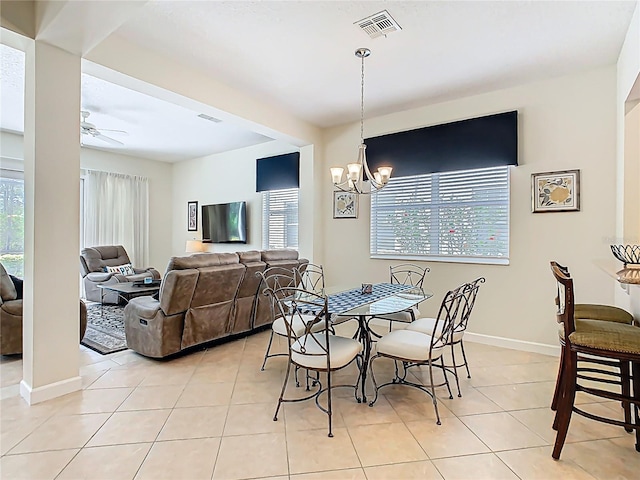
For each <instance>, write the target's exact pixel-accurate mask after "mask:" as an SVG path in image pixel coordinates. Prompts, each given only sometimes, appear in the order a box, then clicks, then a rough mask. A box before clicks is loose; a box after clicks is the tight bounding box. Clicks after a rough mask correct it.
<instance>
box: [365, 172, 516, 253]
mask: <svg viewBox="0 0 640 480" xmlns="http://www.w3.org/2000/svg"><path fill="white" fill-rule="evenodd" d="M371 257H373V258H401V259H419V260H443V261H463V262H471V263H499V264H508V263H509V167H508V166H500V167H492V168H483V169H476V170H463V171H457V172H440V173H432V174H423V175H412V176H407V177H398V178H392V179H391V180H390V181H389V184H388V185H387V186H386V187H385V188H384V189H382V190H380V191H379V192H377V193H374V194H373V195H371Z"/></svg>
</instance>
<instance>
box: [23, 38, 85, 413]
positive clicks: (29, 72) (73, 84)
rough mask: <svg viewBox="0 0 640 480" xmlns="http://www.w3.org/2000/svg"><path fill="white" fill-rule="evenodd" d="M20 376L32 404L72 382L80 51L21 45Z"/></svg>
mask: <svg viewBox="0 0 640 480" xmlns="http://www.w3.org/2000/svg"><path fill="white" fill-rule="evenodd" d="M24 132H25V133H24V150H25V151H24V160H25V162H24V163H25V172H24V173H25V226H24V227H25V249H24V251H25V284H24V287H25V288H24V306H23V309H24V311H23V380H22V383H21V384H20V394H21V395H22V397H23V398H24V399H25V400H26V401H27V402H28V403H29V404H34V403H38V402H42V401H45V400H48V399H50V398H54V397H57V396H60V395H64V394H66V393H69V392H72V391H75V390H79V389H80V388H81V385H82V382H81V379H80V376H79V348H78V341H79V338H78V337H79V303H78V302H79V299H78V291H79V275H78V268H79V267H78V262H79V260H78V255H79V253H78V252H79V248H80V241H79V236H80V232H79V218H80V194H79V188H80V138H79V137H80V57H79V56H76V55H73V54H70V53H68V52H65V51H63V50H60V49H59V48H57V47H53V46H51V45H48V44H46V43H44V42H42V41H34V42H32V43H31V45H30V47H29V48H28V49H27V52H26V81H25V128H24Z"/></svg>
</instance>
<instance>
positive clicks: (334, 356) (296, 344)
mask: <svg viewBox="0 0 640 480" xmlns="http://www.w3.org/2000/svg"><path fill="white" fill-rule="evenodd" d="M266 294H267V295H270V296H271V298H272V299H273V302H274V304H275V305H276V306H277V310H278V316H279V318H281V319H282V321H283V323H284V325H285V327H286V329H287V339H288V342H289V348H288V356H289V362H288V364H287V371H286V373H285V376H284V382H283V384H282V390H281V392H280V397H279V398H278V405H277V407H276V411H275V414H274V416H273V420H274V421H276V420H278V412H279V411H280V407H281V405H282V404H283V403H285V402H301V401H304V400H309V399H315V402H316V405H317V406H318V408H320V410H322V411H323V412H325V413H326V414H327V416H328V421H329V437H333V430H332V415H333V408H332V395H331V393H332V390H333V389H334V388H337V387H350V388H353V389H354V393H355V394H356V395H357V391H358V383H359V380H360V376H359V375H358V381H356V384H355V385H332V383H331V377H332V374H333V372H335V371H337V370H340V369H342V368H345V367H346V366H348V365H349V364H351V363H352V362H353V361H354V360H355V359H356V358H359V359H360V361H361V362H362V345H361V344H360V342H358V341H357V340H354V339H352V338H346V337H341V336H337V335H333V334H331V333H330V331H329V329H328V328H326V324H327V320H328V312H327V298H326V297H324V296H322V295H318V294H317V293H316V292H312V291H307V290H304V289H300V288H293V287H283V288H279V289H272V288H267V289H266ZM299 326H302V327H303V328H302V330H300V329H299ZM292 365H293V366H294V367H295V368H296V369H300V368H303V369H305V370H306V372H307V373H306V377H307V378H306V380H307V385H308V384H309V380H312V382H313V385H314V386H317V390H316V391H314V392H313V393H311V394H310V395H308V396H306V397H303V398H285V393H286V390H287V383H288V381H289V373H290V369H291V366H292ZM310 372H316V376H315V377H311V376H310V374H309V373H310ZM320 373H324V374H326V386H323V385H322V380H321V379H320ZM324 393H326V394H327V403H326V407H325V406H323V405H321V403H320V397H321V395H322V394H324Z"/></svg>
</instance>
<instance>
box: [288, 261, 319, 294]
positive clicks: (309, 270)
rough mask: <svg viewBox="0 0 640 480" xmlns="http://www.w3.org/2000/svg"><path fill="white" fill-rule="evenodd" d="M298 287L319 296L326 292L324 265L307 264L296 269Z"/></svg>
mask: <svg viewBox="0 0 640 480" xmlns="http://www.w3.org/2000/svg"><path fill="white" fill-rule="evenodd" d="M294 273H295V275H296V285H297V286H299V287H300V288H302V289H303V290H307V291H309V292H316V293H318V294H321V293H323V291H324V270H323V268H322V265H315V264H313V263H306V264H303V265H300V267H298V268H297V269H294Z"/></svg>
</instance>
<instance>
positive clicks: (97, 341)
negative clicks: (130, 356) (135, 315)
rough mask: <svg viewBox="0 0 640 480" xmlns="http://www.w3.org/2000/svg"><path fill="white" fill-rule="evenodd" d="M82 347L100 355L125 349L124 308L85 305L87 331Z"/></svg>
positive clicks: (97, 304) (94, 304)
mask: <svg viewBox="0 0 640 480" xmlns="http://www.w3.org/2000/svg"><path fill="white" fill-rule="evenodd" d="M80 343H82V345H84V346H85V347H88V348H90V349H91V350H95V351H96V352H98V353H101V354H102V355H107V354H109V353H114V352H120V351H121V350H126V349H127V340H126V338H125V334H124V308H123V307H121V306H119V305H104V306H103V307H102V311H101V309H100V304H99V303H93V304H89V305H87V331H86V333H85V334H84V338H83V339H82V342H80Z"/></svg>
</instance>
